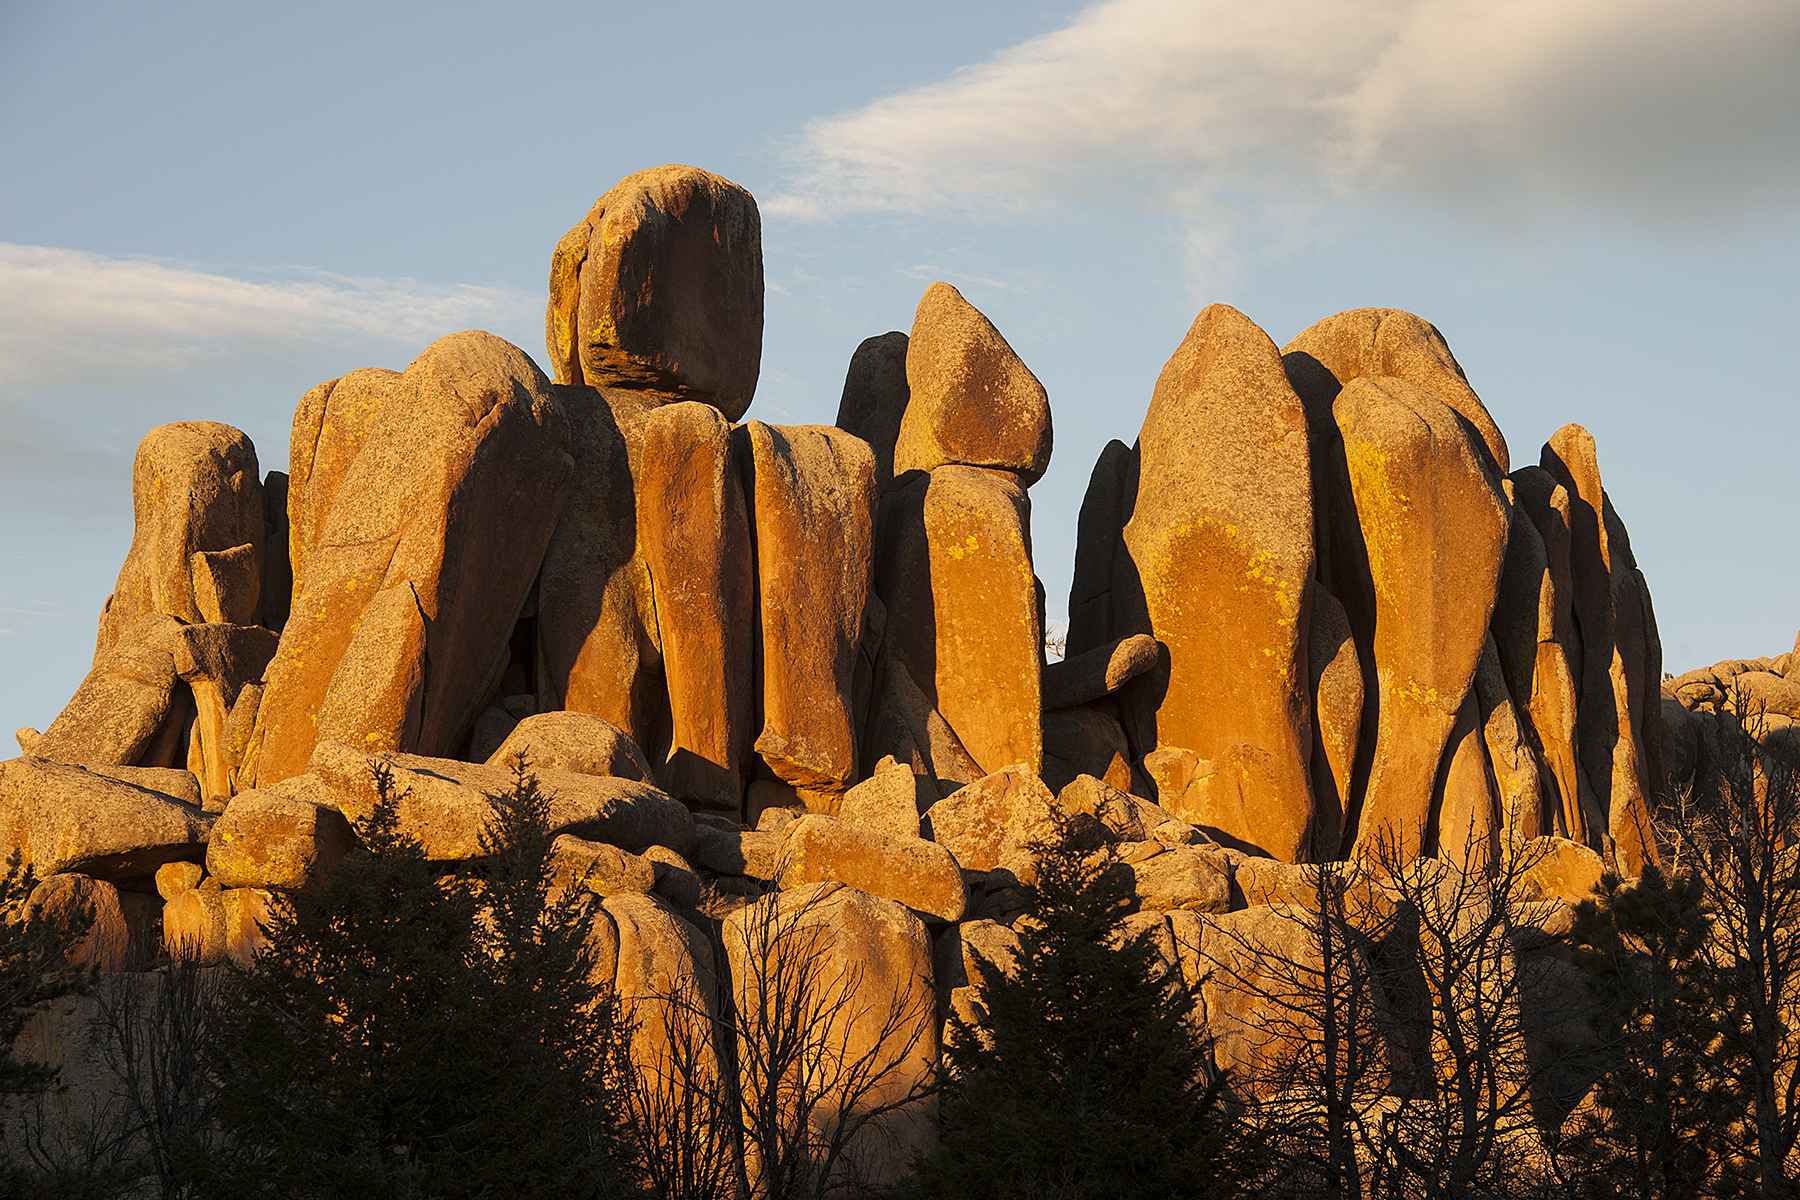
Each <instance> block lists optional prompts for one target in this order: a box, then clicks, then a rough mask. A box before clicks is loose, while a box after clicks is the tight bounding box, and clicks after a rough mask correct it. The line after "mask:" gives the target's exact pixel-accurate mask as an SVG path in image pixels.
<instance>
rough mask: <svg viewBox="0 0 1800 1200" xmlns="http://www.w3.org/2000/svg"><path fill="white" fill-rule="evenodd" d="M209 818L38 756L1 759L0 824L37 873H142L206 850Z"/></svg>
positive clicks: (111, 877) (108, 876) (120, 876)
mask: <svg viewBox="0 0 1800 1200" xmlns="http://www.w3.org/2000/svg"><path fill="white" fill-rule="evenodd" d="M212 824H213V817H212V816H211V815H210V814H208V813H205V812H202V811H201V810H200V809H198V808H196V807H194V806H193V805H191V804H183V803H182V802H180V801H179V800H175V799H172V798H170V797H168V796H165V795H162V794H161V793H159V792H153V791H150V790H149V789H147V788H141V787H136V786H134V785H132V784H129V783H126V782H124V781H123V780H118V779H109V778H107V777H106V776H104V775H99V774H96V773H94V772H92V771H88V770H85V769H83V768H81V767H78V766H71V765H69V764H66V763H57V762H51V761H49V760H48V759H43V758H32V757H25V758H13V759H8V760H7V761H6V762H4V763H0V828H3V829H4V835H5V839H6V843H7V844H8V845H9V846H17V847H18V848H19V850H20V853H21V857H22V858H23V860H24V863H25V864H26V865H27V866H30V867H32V868H33V869H35V870H36V871H37V873H38V875H39V876H40V877H42V876H48V875H56V874H61V873H63V872H75V873H79V874H83V875H92V876H94V877H96V878H98V879H104V880H108V881H119V880H126V879H146V878H149V877H150V876H151V875H154V874H155V873H156V869H157V868H158V867H160V866H162V865H163V864H164V863H166V862H172V861H175V860H177V859H189V860H192V861H195V862H198V861H200V860H202V859H203V858H204V857H205V855H206V839H207V834H208V831H209V830H210V829H211V828H212Z"/></svg>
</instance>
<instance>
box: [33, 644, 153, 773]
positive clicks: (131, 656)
mask: <svg viewBox="0 0 1800 1200" xmlns="http://www.w3.org/2000/svg"><path fill="white" fill-rule="evenodd" d="M183 628H184V626H183V625H181V623H180V622H179V621H177V620H176V619H175V618H174V617H172V616H169V615H168V614H167V613H147V614H145V615H143V616H141V617H139V618H138V619H137V620H136V621H135V622H133V623H132V624H131V625H130V626H129V627H127V628H126V629H124V630H122V631H120V632H119V634H118V636H117V638H116V639H115V641H114V644H113V645H112V647H111V648H110V649H108V650H107V651H105V652H104V653H103V654H101V655H100V657H99V658H98V659H97V660H96V661H95V663H94V668H93V670H91V671H89V672H88V674H87V678H85V679H83V680H82V681H81V686H80V687H79V688H77V689H76V690H75V695H74V696H73V697H72V698H71V699H70V700H69V702H68V704H66V705H64V706H63V710H62V712H60V713H58V714H57V717H56V720H54V721H52V722H51V723H50V728H49V729H47V730H45V731H44V733H43V735H42V736H41V737H39V738H38V739H37V741H35V742H34V743H33V744H32V745H31V746H30V748H29V750H28V752H29V753H31V754H35V755H37V756H38V757H40V758H48V759H51V760H53V761H55V762H66V763H87V764H107V765H113V764H117V765H124V766H129V765H132V764H135V763H137V762H138V761H139V759H140V758H142V756H143V755H144V753H145V751H146V750H147V749H148V748H149V747H150V746H151V744H152V742H153V741H154V740H155V739H156V736H157V734H158V732H159V731H160V730H161V729H162V728H163V726H164V723H165V721H166V720H167V719H168V717H169V710H170V704H171V699H172V695H173V692H174V689H175V685H176V682H177V680H178V676H177V674H176V671H175V643H176V641H177V639H178V638H179V637H180V636H181V631H182V629H183Z"/></svg>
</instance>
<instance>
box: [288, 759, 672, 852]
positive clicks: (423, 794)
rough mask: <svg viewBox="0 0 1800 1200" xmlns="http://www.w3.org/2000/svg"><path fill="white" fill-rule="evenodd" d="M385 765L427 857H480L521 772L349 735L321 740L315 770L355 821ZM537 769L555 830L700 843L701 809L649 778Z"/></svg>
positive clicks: (406, 823)
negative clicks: (358, 745) (500, 803)
mask: <svg viewBox="0 0 1800 1200" xmlns="http://www.w3.org/2000/svg"><path fill="white" fill-rule="evenodd" d="M377 767H382V768H385V769H386V770H387V771H389V772H391V773H392V777H393V795H394V797H395V799H396V800H397V805H396V807H397V809H398V813H399V820H400V828H401V830H402V831H403V832H405V833H407V834H409V835H410V836H412V837H414V838H417V839H418V841H419V843H420V845H421V846H422V847H423V848H424V851H425V857H427V858H430V859H435V860H438V861H455V860H460V859H469V858H478V857H480V855H481V853H482V851H481V834H482V831H483V830H484V829H486V828H487V825H488V823H489V822H490V821H491V820H492V819H493V815H494V806H493V804H492V803H491V802H490V801H489V799H488V797H490V796H498V795H505V794H507V793H509V792H511V791H512V788H513V773H512V772H511V771H509V770H506V769H504V768H501V767H491V766H485V765H482V764H478V763H465V762H457V761H455V760H453V759H445V758H425V757H422V756H420V755H416V754H364V753H363V752H362V751H360V750H356V749H354V748H352V747H350V746H346V745H344V744H343V743H342V742H320V743H319V747H318V749H317V750H316V751H314V753H313V757H312V761H311V763H309V764H308V768H307V770H308V773H310V774H312V775H316V776H318V778H319V780H320V782H322V783H323V784H324V785H325V786H326V787H327V788H329V789H330V790H331V792H332V794H333V796H334V797H335V799H336V802H337V807H338V810H339V811H340V812H342V813H343V814H344V815H345V816H346V817H348V818H350V820H351V821H353V822H354V821H361V820H366V819H367V818H368V816H369V814H370V813H371V812H372V811H373V810H374V807H375V800H376V795H377V790H376V782H375V769H376V768H377ZM531 775H533V776H534V777H536V779H537V782H538V787H539V788H540V789H542V791H543V792H544V793H545V794H546V795H548V796H549V797H550V814H549V815H550V831H551V832H552V833H572V834H574V835H576V836H577V837H581V838H585V839H587V840H589V841H595V842H606V843H609V844H611V845H614V846H622V847H624V848H625V849H627V850H630V851H631V852H632V853H634V854H635V853H639V852H641V851H643V850H644V849H646V848H647V847H650V846H667V847H669V848H670V849H672V850H674V851H676V852H677V853H682V852H684V851H686V850H687V849H688V847H690V846H692V845H693V844H694V818H693V814H691V813H690V812H688V810H687V808H686V807H685V806H684V805H682V804H681V802H680V801H678V800H674V799H671V798H670V797H669V796H668V795H667V794H666V793H664V792H660V791H658V790H657V789H656V788H654V787H652V786H651V785H649V784H647V783H640V782H638V781H637V780H633V779H612V778H606V777H602V776H598V775H577V774H575V773H574V772H572V771H550V770H533V771H531Z"/></svg>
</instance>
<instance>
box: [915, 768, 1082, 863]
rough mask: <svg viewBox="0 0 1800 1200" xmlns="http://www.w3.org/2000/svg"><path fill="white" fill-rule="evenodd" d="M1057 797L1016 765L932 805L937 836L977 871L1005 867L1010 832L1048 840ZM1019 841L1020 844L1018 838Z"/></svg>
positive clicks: (1030, 772) (1029, 771) (933, 832)
mask: <svg viewBox="0 0 1800 1200" xmlns="http://www.w3.org/2000/svg"><path fill="white" fill-rule="evenodd" d="M1055 803H1056V797H1055V796H1053V795H1051V794H1050V789H1049V788H1047V787H1045V786H1044V781H1043V780H1042V779H1039V778H1038V776H1037V773H1036V772H1035V771H1033V770H1032V769H1031V768H1030V767H1029V766H1027V765H1025V764H1024V763H1015V764H1014V765H1012V766H1010V767H1005V768H1002V769H1001V770H998V771H995V772H994V773H993V774H991V775H984V776H982V777H981V778H980V779H977V780H976V781H975V782H974V783H971V784H968V785H966V786H964V787H961V788H958V789H957V790H956V791H954V792H951V793H950V794H949V795H948V796H945V797H944V798H943V799H942V800H939V801H938V802H937V803H936V804H934V805H932V806H931V810H930V812H929V813H928V814H927V815H928V816H929V817H930V818H931V836H932V839H933V840H934V841H936V842H937V844H938V845H940V846H943V847H944V848H945V849H947V850H948V851H950V853H951V854H953V855H955V856H956V861H957V863H958V864H960V865H961V866H963V867H966V868H968V869H969V870H971V871H991V870H993V869H994V868H995V867H997V866H999V865H1000V860H1001V855H1002V851H1003V847H1004V844H1005V842H1006V841H1007V835H1008V833H1009V831H1011V830H1013V828H1014V827H1015V826H1016V827H1018V828H1019V829H1020V830H1021V831H1022V832H1026V833H1027V834H1035V835H1039V836H1048V834H1049V833H1050V832H1052V828H1051V825H1050V818H1049V814H1050V811H1051V808H1052V806H1053V805H1054V804H1055ZM1014 840H1015V842H1016V841H1017V840H1018V839H1017V838H1015V839H1014Z"/></svg>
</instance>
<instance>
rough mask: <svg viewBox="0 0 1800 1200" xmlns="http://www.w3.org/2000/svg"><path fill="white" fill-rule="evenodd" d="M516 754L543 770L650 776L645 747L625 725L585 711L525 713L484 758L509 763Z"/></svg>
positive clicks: (499, 764) (490, 762)
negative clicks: (620, 725) (528, 714)
mask: <svg viewBox="0 0 1800 1200" xmlns="http://www.w3.org/2000/svg"><path fill="white" fill-rule="evenodd" d="M521 756H523V758H524V761H525V765H526V766H528V767H533V768H537V769H541V770H546V771H573V772H574V773H575V774H577V775H604V776H609V777H611V778H614V779H636V780H639V781H640V782H644V783H648V782H650V780H651V778H652V772H651V770H650V763H649V762H648V760H646V759H645V758H644V752H643V751H642V750H640V749H638V747H637V746H636V744H634V743H633V742H632V740H631V739H630V738H629V737H627V736H626V735H625V731H624V730H622V729H620V728H619V727H618V726H617V725H614V724H612V723H611V722H610V721H604V720H602V719H600V718H599V717H595V716H590V715H588V714H587V713H580V712H546V713H536V714H534V715H532V716H529V717H526V718H525V719H524V720H522V721H520V722H519V723H518V724H516V725H514V726H513V729H512V732H511V733H509V734H507V736H506V740H505V741H503V742H501V743H500V745H499V747H498V748H497V749H495V750H494V752H493V753H492V754H490V755H489V756H488V757H487V764H488V765H489V766H491V767H506V768H509V769H510V768H511V766H512V764H513V763H514V762H515V761H516V760H517V759H519V758H520V757H521Z"/></svg>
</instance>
